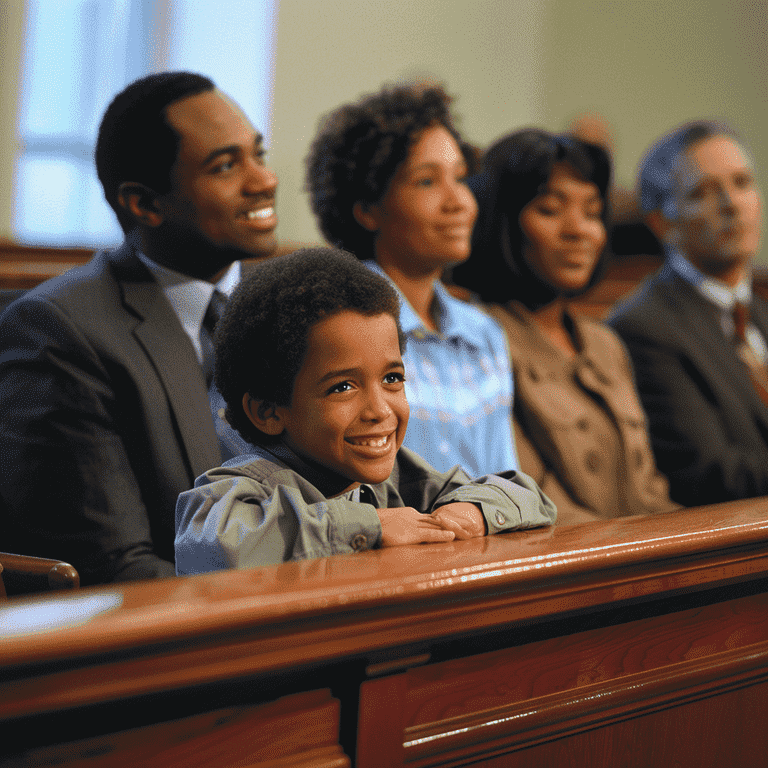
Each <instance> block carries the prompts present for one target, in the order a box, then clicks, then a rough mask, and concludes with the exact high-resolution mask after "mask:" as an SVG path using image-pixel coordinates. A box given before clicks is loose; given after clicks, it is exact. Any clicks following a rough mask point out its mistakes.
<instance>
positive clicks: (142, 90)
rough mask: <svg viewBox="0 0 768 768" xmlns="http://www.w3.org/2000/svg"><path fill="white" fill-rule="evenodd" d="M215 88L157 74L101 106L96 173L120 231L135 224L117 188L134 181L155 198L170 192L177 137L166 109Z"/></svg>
mask: <svg viewBox="0 0 768 768" xmlns="http://www.w3.org/2000/svg"><path fill="white" fill-rule="evenodd" d="M215 88H216V85H215V84H214V82H213V81H212V80H211V79H210V78H208V77H205V76H204V75H198V74H195V73H193V72H160V73H158V74H154V75H148V76H147V77H143V78H141V79H140V80H136V81H135V82H133V83H131V84H130V85H129V86H128V87H127V88H125V89H124V90H123V91H121V92H120V93H119V94H117V96H115V98H114V99H113V100H112V103H111V104H110V105H109V106H108V107H107V110H106V112H105V113H104V117H103V118H102V120H101V125H100V126H99V137H98V140H97V142H96V153H95V157H96V172H97V173H98V176H99V181H101V186H102V187H103V188H104V196H105V197H106V199H107V202H108V203H109V205H110V206H111V207H112V210H113V211H114V212H115V214H116V215H117V219H118V221H119V222H120V226H121V227H122V228H123V231H124V232H126V233H127V232H129V231H130V229H131V228H132V227H133V225H134V224H135V222H134V220H133V219H132V218H131V217H130V216H129V215H128V213H126V212H125V211H124V210H123V208H122V207H121V206H120V203H119V202H118V199H117V193H118V188H119V187H120V184H122V183H123V182H124V181H136V182H139V183H141V184H145V185H146V186H148V187H150V188H151V189H153V190H154V191H155V192H157V193H158V194H163V193H165V192H168V191H170V188H171V178H170V176H171V168H172V167H173V164H174V163H175V162H176V157H177V155H178V152H179V135H178V134H177V133H176V131H174V130H173V128H171V126H170V125H168V122H167V120H166V108H167V107H168V105H170V104H173V103H174V102H176V101H178V100H179V99H184V98H187V97H188V96H195V95H197V94H198V93H204V92H206V91H212V90H214V89H215Z"/></svg>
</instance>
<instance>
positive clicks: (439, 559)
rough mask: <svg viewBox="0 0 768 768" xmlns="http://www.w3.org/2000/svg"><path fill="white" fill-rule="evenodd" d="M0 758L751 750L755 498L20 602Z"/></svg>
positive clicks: (767, 748) (766, 629) (89, 760)
mask: <svg viewBox="0 0 768 768" xmlns="http://www.w3.org/2000/svg"><path fill="white" fill-rule="evenodd" d="M0 669H2V673H1V674H0V743H2V744H3V750H2V755H3V757H0V766H2V767H3V768H5V767H6V766H11V765H13V766H19V765H21V766H26V765H42V764H56V765H64V766H74V765H83V766H86V765H87V766H90V768H98V767H100V766H108V765H109V766H111V765H124V764H128V763H129V762H133V763H134V764H136V763H139V764H141V765H147V766H161V765H162V766H164V768H166V767H170V766H176V765H179V766H181V765H184V766H185V767H186V768H189V767H190V766H198V765H199V766H203V765H205V766H235V765H249V766H262V768H264V767H265V766H270V767H271V768H277V766H304V767H305V768H307V767H309V766H314V767H315V768H319V767H320V766H325V767H326V768H327V767H328V766H343V765H349V764H350V763H351V762H352V760H353V759H354V764H355V765H356V766H358V768H366V767H368V766H387V767H389V766H404V765H407V766H457V765H469V764H472V765H484V766H493V767H494V768H496V767H498V766H513V767H515V766H538V765H541V766H550V765H559V764H564V765H584V766H594V765H622V766H650V765H654V766H656V765H658V766H661V765H664V766H666V765H674V766H682V767H686V766H697V768H699V767H700V766H710V765H716V764H718V765H719V764H720V762H721V761H722V759H723V757H724V756H727V761H728V764H729V765H734V766H757V765H764V764H765V755H766V754H768V729H766V728H765V727H764V724H763V715H764V713H765V712H766V711H768V709H767V707H768V499H756V500H750V501H743V502H736V503H731V504H721V505H714V506H710V507H703V508H699V509H690V510H682V511H679V512H675V513H670V514H667V515H660V516H655V517H635V518H618V519H614V520H611V521H607V522H595V523H590V524H587V525H581V526H572V527H555V528H553V529H546V530H545V529H541V530H532V531H525V532H518V533H510V534H502V535H497V536H493V537H488V538H484V539H477V540H473V541H469V542H458V543H453V544H443V545H425V546H410V547H400V548H394V549H387V550H377V551H371V552H366V553H361V554H358V555H349V556H337V557H332V558H327V559H322V560H313V561H306V562H300V563H288V564H284V565H281V566H276V567H270V568H257V569H253V570H246V571H236V572H222V573H216V574H211V575H205V576H198V577H190V578H179V579H167V580H159V581H154V582H142V583H137V584H133V585H127V586H122V587H121V586H115V587H110V588H103V589H98V588H88V589H84V590H81V591H80V592H79V593H77V595H74V594H73V595H71V596H67V597H57V598H48V599H43V598H38V599H34V600H30V599H24V600H21V599H15V600H11V601H10V602H9V603H6V604H5V607H4V608H2V609H0Z"/></svg>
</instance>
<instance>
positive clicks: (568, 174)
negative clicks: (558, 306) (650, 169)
mask: <svg viewBox="0 0 768 768" xmlns="http://www.w3.org/2000/svg"><path fill="white" fill-rule="evenodd" d="M602 210H603V200H602V198H601V197H600V191H599V189H598V188H597V185H596V184H593V183H592V182H591V181H585V180H584V179H583V178H581V177H580V176H578V175H576V173H575V171H574V170H573V169H572V168H571V167H570V166H569V165H566V164H564V163H555V165H554V167H553V169H552V174H551V175H550V177H549V181H548V182H547V186H546V189H545V190H544V191H543V192H542V193H541V194H540V195H538V197H536V198H534V199H533V200H532V201H531V202H530V203H528V205H526V206H525V208H523V210H522V212H521V213H520V228H521V229H522V231H523V234H524V235H525V237H526V239H527V243H526V245H525V246H524V255H525V258H526V260H527V261H528V263H529V265H530V266H531V267H532V269H533V270H534V271H535V272H536V273H537V274H538V275H539V276H540V277H542V278H543V279H544V280H546V282H547V283H549V284H550V285H551V286H552V287H553V288H555V289H556V290H559V291H563V292H568V291H578V290H581V289H582V288H584V287H585V286H586V285H587V283H589V280H590V278H591V277H592V273H593V272H594V271H595V267H596V266H597V262H598V259H599V258H600V254H601V253H602V250H603V248H604V247H605V241H606V232H605V226H604V224H603V221H602V219H601V218H600V215H601V213H602Z"/></svg>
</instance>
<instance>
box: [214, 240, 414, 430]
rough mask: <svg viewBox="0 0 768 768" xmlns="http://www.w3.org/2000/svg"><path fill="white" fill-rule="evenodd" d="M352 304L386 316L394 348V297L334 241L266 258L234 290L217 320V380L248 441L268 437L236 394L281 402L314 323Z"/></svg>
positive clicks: (286, 401)
mask: <svg viewBox="0 0 768 768" xmlns="http://www.w3.org/2000/svg"><path fill="white" fill-rule="evenodd" d="M345 310H351V311H353V312H358V313H360V314H362V315H365V316H367V317H374V316H376V315H380V314H388V315H390V316H391V317H392V318H393V319H394V321H395V325H396V327H397V334H398V342H399V344H400V351H401V352H403V351H404V349H405V336H404V335H403V331H402V329H401V327H400V319H399V318H400V302H399V299H398V297H397V293H396V291H395V289H394V288H393V287H392V286H391V285H390V283H389V281H388V280H386V279H385V278H383V277H381V276H380V275H377V274H375V273H374V272H372V271H371V270H369V269H368V268H367V267H365V266H363V264H361V263H360V262H359V261H358V260H357V259H356V258H355V257H354V256H352V254H350V253H346V252H345V251H341V250H338V249H336V248H305V249H301V250H298V251H295V252H294V253H291V254H288V255H285V256H278V257H276V258H274V259H269V260H268V261H265V262H263V263H261V264H258V265H257V266H256V267H254V269H253V272H252V273H251V274H250V275H249V276H248V277H247V278H246V279H245V280H243V281H242V282H241V283H240V285H239V286H238V287H237V288H236V289H235V291H234V293H233V294H232V297H231V298H230V299H229V301H228V302H227V308H226V310H225V312H224V315H223V316H222V318H221V320H220V321H219V322H218V324H217V326H216V335H215V339H214V346H215V352H216V374H215V377H216V386H217V388H218V390H219V392H220V393H221V395H222V397H223V398H224V401H225V402H226V404H227V409H226V418H227V421H229V423H230V424H231V425H232V426H233V427H234V428H235V429H236V430H237V431H238V432H239V433H240V434H241V435H242V436H243V437H244V438H245V439H246V440H247V441H248V442H250V443H253V444H257V445H258V444H262V445H266V444H269V443H272V442H275V441H276V440H278V439H279V437H278V438H273V437H271V436H269V435H267V434H265V433H264V432H262V431H261V430H259V429H257V428H256V427H255V426H254V425H253V424H252V423H251V421H250V419H248V417H247V416H246V414H245V412H244V410H243V395H244V394H245V393H246V392H247V393H248V394H249V395H250V396H251V397H252V398H253V399H254V400H260V401H262V402H265V403H268V404H272V405H283V406H288V405H290V404H291V399H292V397H293V385H294V382H295V380H296V376H297V375H298V373H299V370H300V369H301V366H302V365H303V363H304V358H305V356H306V352H307V339H308V338H309V332H310V330H311V328H312V326H314V325H315V324H316V323H318V322H319V321H320V320H324V319H325V318H328V317H331V316H333V315H335V314H338V313H339V312H343V311H345Z"/></svg>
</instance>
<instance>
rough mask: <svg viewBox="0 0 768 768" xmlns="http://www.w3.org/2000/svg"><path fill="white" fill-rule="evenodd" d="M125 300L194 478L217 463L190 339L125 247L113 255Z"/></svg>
mask: <svg viewBox="0 0 768 768" xmlns="http://www.w3.org/2000/svg"><path fill="white" fill-rule="evenodd" d="M111 261H112V265H113V270H114V273H115V276H116V278H117V281H118V283H119V284H120V287H121V291H122V296H123V304H124V305H125V307H126V308H128V309H129V311H130V312H131V313H132V314H133V315H134V316H136V318H137V323H136V326H135V328H134V329H133V334H134V336H135V337H136V339H137V340H138V341H139V343H140V344H141V346H142V348H143V349H144V350H145V352H146V354H147V357H148V358H149V360H150V362H151V364H152V366H153V368H154V369H155V371H156V373H157V376H158V378H159V379H160V381H161V382H162V385H163V388H164V389H165V392H166V395H167V397H168V402H169V405H170V408H171V411H172V412H173V415H174V417H175V419H176V424H177V425H178V430H179V434H180V436H181V442H182V448H183V451H184V452H185V454H186V456H187V459H188V461H189V464H190V467H191V470H192V475H193V477H198V476H199V475H201V474H202V473H203V472H205V471H206V470H208V469H211V468H212V467H216V466H218V465H219V464H220V463H221V452H220V449H219V444H218V439H217V437H216V431H215V429H214V426H213V417H212V415H211V408H210V401H209V399H208V392H207V389H206V386H205V381H204V377H203V372H202V369H201V367H200V363H199V362H198V359H197V355H196V354H195V351H194V348H193V347H192V343H191V342H190V340H189V337H188V336H187V334H186V333H185V332H184V329H183V328H182V327H181V323H179V320H178V318H177V317H176V315H175V313H174V311H173V309H172V308H171V305H170V304H169V303H168V301H167V299H166V298H165V296H164V294H163V292H162V290H161V289H160V287H159V286H158V284H157V283H156V282H155V280H154V278H153V277H152V275H151V274H150V272H149V270H147V268H146V267H145V266H144V264H142V263H141V261H140V260H139V258H138V257H137V256H136V255H135V254H134V252H133V251H132V249H131V248H130V247H129V246H123V247H121V248H120V249H118V250H117V251H115V252H114V253H113V254H112V256H111Z"/></svg>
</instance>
